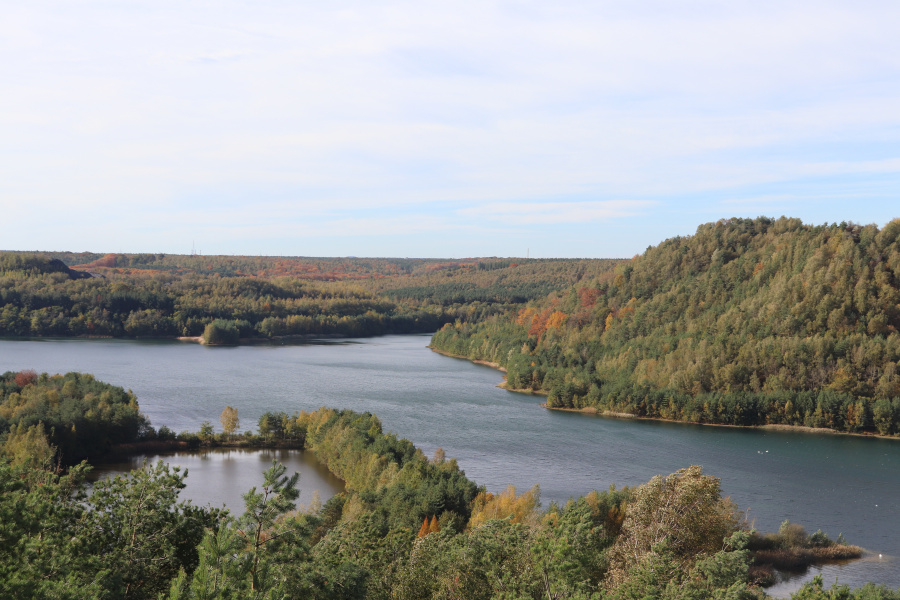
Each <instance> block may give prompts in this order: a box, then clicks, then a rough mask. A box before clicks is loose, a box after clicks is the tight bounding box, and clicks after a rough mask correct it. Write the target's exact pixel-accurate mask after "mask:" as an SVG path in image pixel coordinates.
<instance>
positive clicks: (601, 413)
mask: <svg viewBox="0 0 900 600" xmlns="http://www.w3.org/2000/svg"><path fill="white" fill-rule="evenodd" d="M428 348H429V349H430V350H431V351H432V352H437V353H438V354H442V355H444V356H449V357H451V358H462V359H465V360H468V361H469V362H473V363H475V364H478V365H484V366H487V367H492V368H494V369H497V370H498V371H501V372H503V373H506V369H504V368H503V367H501V366H500V365H499V364H497V363H494V362H490V361H487V360H473V359H471V358H469V357H467V356H460V355H458V354H452V353H450V352H445V351H443V350H438V349H437V348H434V347H432V346H431V345H429V346H428ZM497 387H499V388H502V389H504V390H507V391H509V392H516V393H519V394H529V395H532V396H546V395H547V392H546V391H544V390H532V389H530V388H513V387H509V386H507V384H506V377H505V376H504V378H503V381H502V382H501V383H499V384H497ZM541 408H543V409H545V410H558V411H562V412H574V413H581V414H583V415H591V416H595V417H606V418H610V419H633V420H636V421H659V422H662V423H677V424H683V425H701V426H704V427H728V428H733V429H757V430H762V431H784V432H792V433H824V434H828V435H848V436H853V437H861V438H873V439H881V440H900V436H893V435H881V434H878V433H871V432H861V433H853V432H849V431H837V430H835V429H828V428H827V427H807V426H806V425H786V424H784V423H767V424H765V425H729V424H727V423H701V422H698V421H678V420H675V419H663V418H661V417H640V416H638V415H635V414H632V413H625V412H616V411H612V410H601V409H599V408H596V407H593V406H586V407H584V408H561V407H556V406H547V403H546V402H545V403H544V404H541Z"/></svg>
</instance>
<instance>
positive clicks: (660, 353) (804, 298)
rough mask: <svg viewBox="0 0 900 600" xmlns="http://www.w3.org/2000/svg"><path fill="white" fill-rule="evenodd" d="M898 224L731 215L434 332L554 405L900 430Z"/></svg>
mask: <svg viewBox="0 0 900 600" xmlns="http://www.w3.org/2000/svg"><path fill="white" fill-rule="evenodd" d="M898 286H900V220H895V221H892V222H891V223H889V224H887V225H886V226H885V227H884V228H883V229H881V230H879V229H878V228H877V227H876V226H874V225H867V226H859V225H854V224H847V223H841V224H830V225H827V224H826V225H822V226H810V225H804V224H803V223H801V222H800V221H799V220H797V219H788V218H783V217H782V218H780V219H777V220H772V219H767V218H758V219H752V220H751V219H729V220H723V221H719V222H717V223H709V224H706V225H702V226H700V227H699V228H698V229H697V232H696V234H695V235H693V236H689V237H677V238H673V239H669V240H666V241H665V242H663V243H661V244H660V245H659V246H656V247H651V248H648V249H647V251H646V252H645V253H644V254H642V255H641V256H638V257H635V258H634V259H633V260H631V261H628V262H624V263H621V264H618V265H616V266H615V268H614V269H612V270H610V271H608V272H606V273H602V274H600V275H598V276H596V277H594V278H593V279H590V280H587V279H583V280H582V281H581V282H580V283H578V284H575V285H573V286H569V287H568V288H567V289H563V290H560V291H558V292H555V293H551V294H549V295H548V296H546V297H544V298H540V299H536V300H533V301H530V302H529V303H528V304H527V306H524V307H521V308H518V309H513V310H510V311H508V312H507V313H506V314H495V315H490V316H488V317H487V318H485V319H481V320H479V321H478V322H463V321H458V322H456V323H454V324H452V325H446V326H444V328H443V329H442V330H441V331H439V332H438V333H437V334H436V335H435V336H434V339H433V341H432V345H433V347H434V348H436V349H439V350H441V351H444V352H448V353H451V354H455V355H459V356H465V357H469V358H472V359H481V360H486V361H491V362H495V363H497V364H498V365H500V366H502V367H503V368H505V369H507V371H508V374H507V384H508V386H509V387H510V388H514V389H530V390H535V391H540V392H544V393H546V394H547V395H548V398H547V404H548V406H550V407H558V408H576V409H583V408H596V409H599V410H605V411H611V412H619V413H629V414H632V415H636V416H640V417H652V418H663V419H675V420H685V421H693V422H700V423H720V424H730V425H761V424H786V425H804V426H811V427H826V428H831V429H836V430H840V431H848V432H866V431H869V432H877V433H879V434H882V435H895V434H898V433H900V372H898V365H897V363H898V360H900V335H898V328H900V288H898Z"/></svg>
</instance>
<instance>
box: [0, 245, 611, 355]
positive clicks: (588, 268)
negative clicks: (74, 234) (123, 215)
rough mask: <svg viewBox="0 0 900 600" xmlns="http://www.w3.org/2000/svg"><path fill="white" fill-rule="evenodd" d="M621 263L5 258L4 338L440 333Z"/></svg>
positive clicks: (217, 339)
mask: <svg viewBox="0 0 900 600" xmlns="http://www.w3.org/2000/svg"><path fill="white" fill-rule="evenodd" d="M87 259H91V261H90V262H87V263H83V264H73V263H79V262H80V261H82V260H87ZM64 261H68V263H69V264H73V266H71V267H70V266H69V264H67V262H64ZM615 262H616V261H576V260H552V261H551V260H543V261H542V260H533V261H522V264H520V263H517V262H510V261H503V260H498V259H482V260H475V261H437V260H425V259H349V258H348V259H294V258H266V257H224V256H215V257H207V256H175V255H162V254H161V255H156V254H149V255H147V254H138V255H105V256H98V257H97V256H96V255H87V256H85V255H81V254H72V253H44V254H39V255H36V254H29V253H16V252H3V253H0V335H3V336H63V337H66V336H112V337H179V336H185V337H199V336H203V337H204V339H205V340H206V341H207V342H210V343H219V344H233V343H237V342H238V340H240V339H242V338H263V339H273V338H279V337H283V336H292V335H343V336H371V335H381V334H386V333H432V332H434V331H436V330H437V329H438V328H440V327H441V326H442V325H443V324H445V323H448V322H453V321H454V320H463V321H468V320H480V319H483V318H486V317H487V316H489V315H491V314H495V313H497V312H506V311H508V310H511V308H512V307H514V306H519V305H521V304H523V303H525V302H527V301H529V300H534V299H536V298H543V297H545V296H546V295H547V294H548V293H550V292H551V291H552V290H554V289H559V288H563V287H567V286H569V285H572V284H574V283H577V282H578V281H580V280H581V279H582V278H584V277H591V276H594V275H596V274H598V273H600V272H603V271H605V270H608V269H609V268H611V266H612V265H613V264H615Z"/></svg>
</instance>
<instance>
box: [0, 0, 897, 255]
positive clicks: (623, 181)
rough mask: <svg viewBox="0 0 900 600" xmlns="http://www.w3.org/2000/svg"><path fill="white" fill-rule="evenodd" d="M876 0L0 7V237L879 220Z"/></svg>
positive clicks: (493, 251)
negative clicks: (763, 218)
mask: <svg viewBox="0 0 900 600" xmlns="http://www.w3.org/2000/svg"><path fill="white" fill-rule="evenodd" d="M898 23H900V3H897V2H896V1H894V0H889V1H881V2H878V1H873V2H866V1H857V2H854V3H850V2H846V1H842V2H832V1H829V0H816V1H815V2H813V1H805V0H800V1H789V0H779V1H777V2H776V1H768V0H756V1H753V2H749V1H746V2H745V1H740V0H731V1H728V2H724V1H722V2H703V1H684V2H682V1H672V0H665V1H656V0H648V1H642V2H604V1H599V0H595V1H592V2H580V1H567V0H560V1H558V2H554V3H548V2H527V1H524V2H490V1H478V2H469V1H466V0H461V1H459V2H422V1H421V0H419V1H416V2H398V1H394V0H383V1H381V2H377V3H376V2H349V1H347V2H344V1H340V0H338V1H335V2H307V1H303V0H290V1H280V0H271V1H261V2H239V1H232V0H219V1H217V2H208V1H198V2H183V1H178V2H176V1H169V0H154V1H152V2H151V1H144V0H129V1H128V2H111V1H108V0H106V1H81V0H67V1H63V0H58V1H54V2H47V1H41V0H31V1H29V2H5V3H3V4H2V6H0V82H2V83H0V209H2V212H3V215H4V222H5V223H4V227H3V228H2V233H0V248H2V249H13V250H72V251H82V250H90V251H97V252H119V251H121V252H166V253H188V252H190V251H191V248H192V246H196V248H198V249H199V250H201V251H202V252H203V253H204V254H254V255H256V254H263V255H300V256H348V255H352V256H417V257H467V256H524V255H525V254H526V253H528V254H529V255H530V256H532V257H582V256H583V257H618V256H632V255H634V254H637V253H640V252H642V251H643V250H644V249H646V248H647V246H649V245H655V244H657V243H658V242H660V241H661V240H663V239H665V238H668V237H672V236H675V235H687V234H690V233H692V232H693V231H695V230H696V227H697V225H698V224H700V223H704V222H708V221H713V220H717V219H720V218H725V217H731V216H750V217H753V216H758V215H768V216H774V217H777V216H780V215H788V216H794V217H800V218H801V219H803V220H804V221H806V222H809V223H823V222H834V221H855V222H858V223H876V224H878V225H883V224H884V223H886V222H888V221H889V220H891V219H893V218H896V217H900V211H898V210H897V208H896V207H897V206H898V205H900V202H898V191H900V36H898V35H897V24H898Z"/></svg>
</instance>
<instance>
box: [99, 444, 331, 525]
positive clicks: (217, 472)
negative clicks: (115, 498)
mask: <svg viewBox="0 0 900 600" xmlns="http://www.w3.org/2000/svg"><path fill="white" fill-rule="evenodd" d="M158 460H162V461H164V462H167V463H169V464H170V465H172V466H178V467H181V468H182V469H183V470H185V469H186V470H187V473H188V477H187V479H185V484H186V487H185V488H184V489H183V490H182V491H181V499H182V500H187V499H190V500H192V501H193V503H194V504H195V505H198V506H204V505H207V504H209V505H211V506H215V507H219V506H223V505H224V506H225V507H227V508H228V509H230V510H231V512H232V513H235V514H240V513H242V512H243V510H244V501H243V498H242V495H243V494H245V493H246V492H247V491H248V490H249V489H250V488H252V487H254V486H256V487H257V488H260V487H261V486H262V483H263V471H265V470H266V469H268V468H269V467H270V466H272V461H273V460H277V461H278V462H280V463H282V464H283V465H284V466H285V467H287V474H288V475H291V474H293V473H295V472H297V473H300V483H299V488H300V498H299V500H298V506H299V505H303V506H309V504H310V503H311V502H312V500H313V494H314V492H316V491H318V493H319V497H320V499H321V501H322V502H325V501H326V500H328V499H329V498H331V497H332V496H334V495H335V494H338V493H340V492H342V491H343V490H344V482H343V481H341V480H340V479H338V478H337V477H335V476H334V475H333V474H332V473H331V472H330V471H329V470H328V469H327V468H325V466H324V465H322V464H321V463H320V462H319V461H318V460H316V457H315V455H314V454H313V453H312V452H309V451H303V450H283V449H274V450H273V449H268V450H258V449H234V448H228V449H225V448H217V449H212V450H205V451H202V452H201V451H192V452H173V453H166V454H143V455H137V456H132V457H131V458H130V459H128V460H125V461H122V462H115V463H104V464H100V465H96V466H95V467H94V470H93V472H92V473H91V475H90V477H89V479H90V480H91V481H97V480H98V479H101V478H106V477H112V476H115V475H121V474H124V473H128V472H130V471H133V470H134V469H138V468H140V467H141V465H142V464H143V463H144V462H145V461H146V462H148V463H155V462H156V461H158Z"/></svg>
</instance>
